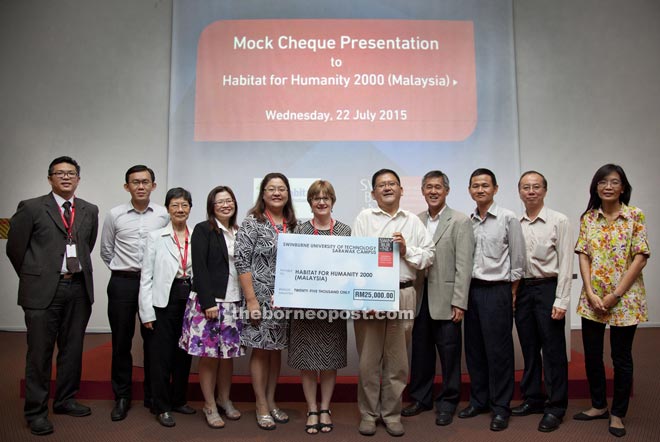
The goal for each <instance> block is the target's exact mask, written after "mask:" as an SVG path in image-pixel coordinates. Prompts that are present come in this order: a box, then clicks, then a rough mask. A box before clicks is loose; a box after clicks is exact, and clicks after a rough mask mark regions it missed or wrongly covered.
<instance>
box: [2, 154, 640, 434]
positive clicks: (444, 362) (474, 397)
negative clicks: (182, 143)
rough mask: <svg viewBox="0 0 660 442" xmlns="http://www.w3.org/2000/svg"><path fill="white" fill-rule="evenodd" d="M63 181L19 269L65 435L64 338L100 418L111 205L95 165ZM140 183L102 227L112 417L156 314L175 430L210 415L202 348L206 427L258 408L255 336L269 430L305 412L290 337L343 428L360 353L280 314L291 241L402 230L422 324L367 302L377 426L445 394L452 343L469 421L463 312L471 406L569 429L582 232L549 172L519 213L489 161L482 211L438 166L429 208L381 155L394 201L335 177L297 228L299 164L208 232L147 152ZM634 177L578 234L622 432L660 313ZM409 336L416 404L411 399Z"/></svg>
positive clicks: (70, 386) (153, 366)
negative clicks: (554, 196) (82, 186)
mask: <svg viewBox="0 0 660 442" xmlns="http://www.w3.org/2000/svg"><path fill="white" fill-rule="evenodd" d="M48 180H49V183H50V184H51V188H52V192H51V194H49V195H45V196H43V197H40V198H36V199H33V200H28V201H23V202H21V203H20V204H19V207H18V210H17V213H16V214H15V215H14V217H12V220H11V230H10V235H9V241H8V243H7V254H8V256H9V258H10V260H11V262H12V264H13V266H14V268H15V270H16V272H17V274H18V275H19V278H20V284H19V304H20V305H21V306H22V307H23V309H24V311H25V318H26V326H27V330H28V355H27V358H26V402H25V416H26V419H27V421H28V423H29V425H30V429H31V431H32V432H33V433H34V434H48V433H51V432H52V431H53V426H52V423H51V422H50V421H49V420H48V403H47V401H48V388H47V385H48V382H49V381H50V370H49V367H50V360H51V358H52V351H53V346H54V343H55V341H56V340H57V341H58V346H59V349H60V356H59V357H58V360H57V368H58V380H57V388H56V392H55V401H54V403H53V408H54V412H55V413H63V414H69V415H73V416H86V415H89V414H90V413H91V410H90V409H89V407H86V406H84V405H82V404H80V403H78V402H77V401H76V400H75V393H76V391H77V390H78V386H79V383H80V370H81V360H82V359H81V354H82V340H83V337H84V331H85V327H86V324H87V321H88V319H89V315H90V312H91V303H92V302H93V285H92V277H91V259H90V253H91V250H92V248H93V247H94V244H95V241H96V232H97V227H98V226H97V223H98V220H97V216H98V209H97V208H96V206H94V205H92V204H90V203H87V202H85V201H83V200H81V199H79V198H75V196H74V193H75V190H76V187H77V185H78V183H79V180H80V167H79V166H78V164H77V163H76V162H75V161H74V160H73V159H71V158H69V157H60V158H57V159H55V160H54V161H53V162H52V163H51V165H50V166H49V174H48ZM125 181H126V183H125V188H126V190H127V191H128V192H129V193H130V195H131V201H130V203H129V204H126V205H122V206H118V207H116V208H114V209H112V210H111V211H110V212H109V213H108V215H107V217H106V219H105V222H104V226H103V233H102V239H101V243H102V244H101V256H102V259H103V260H104V262H105V263H106V264H107V265H108V267H109V268H110V270H111V271H112V276H111V278H110V281H109V284H108V317H109V321H110V325H111V329H112V369H111V373H112V387H113V391H114V394H115V406H114V408H113V410H112V413H111V418H112V419H113V420H121V419H124V418H125V417H126V415H127V413H128V410H129V408H130V405H131V396H130V393H131V384H132V380H131V372H132V359H131V351H130V349H131V343H132V338H133V334H134V323H135V315H136V312H137V311H138V310H139V315H140V319H141V321H142V323H143V327H141V335H142V337H143V343H144V363H145V382H144V388H145V391H144V393H145V406H147V407H149V408H150V409H151V410H152V412H154V413H155V414H156V417H157V419H158V421H159V422H160V423H161V424H162V425H164V426H174V425H175V421H174V418H173V416H172V414H171V413H172V412H181V413H194V412H195V410H194V409H193V408H192V407H190V406H188V405H187V404H186V397H185V392H186V388H187V382H188V374H189V370H190V361H191V359H190V358H191V356H192V355H194V356H199V357H200V362H199V371H200V386H201V388H202V392H203V395H204V402H205V404H204V407H203V412H204V415H205V418H206V421H207V423H208V425H209V426H211V427H212V428H221V427H223V426H224V425H225V423H224V421H223V420H222V417H221V415H222V414H224V415H225V417H226V418H228V419H238V418H240V416H241V413H240V411H238V410H237V409H236V408H235V407H234V406H233V404H232V402H231V400H230V387H231V376H232V359H233V358H235V357H239V356H241V355H243V354H244V351H245V348H246V347H247V348H251V350H252V351H251V357H250V374H251V377H252V385H253V389H254V393H255V398H256V417H257V424H258V425H259V427H260V428H262V429H266V430H271V429H274V428H275V426H276V424H277V423H285V422H287V421H288V420H289V417H288V415H287V414H286V413H285V412H284V411H283V410H281V409H280V408H279V407H278V406H277V404H276V402H275V389H276V386H277V379H278V376H279V371H280V364H281V361H280V359H281V350H282V349H284V348H288V362H289V365H290V366H292V367H293V368H296V369H300V370H301V379H302V385H303V391H304V393H305V398H306V401H307V406H308V414H307V422H306V424H305V431H306V432H308V433H310V434H315V433H318V432H329V431H331V430H332V428H333V427H332V419H331V414H330V401H331V398H332V392H333V390H334V385H335V380H336V373H337V369H339V368H342V367H344V366H345V365H346V322H345V321H332V322H330V321H326V320H321V319H315V320H313V321H309V320H294V321H292V322H289V321H288V320H286V319H284V318H281V317H279V316H278V315H269V314H267V313H268V312H269V311H271V309H272V305H271V299H272V295H273V292H274V279H275V278H274V275H275V260H276V239H277V235H278V233H286V232H295V233H301V234H321V235H333V234H334V235H350V234H353V235H355V236H378V237H391V238H393V240H394V241H395V242H396V243H398V244H399V250H400V264H401V265H400V275H399V279H400V309H401V310H408V311H414V312H415V313H416V318H415V320H414V322H413V321H411V320H409V319H400V318H396V319H391V318H387V319H382V318H376V317H371V316H370V315H369V314H367V315H364V316H363V317H362V319H356V320H355V321H354V327H355V336H356V344H357V350H358V355H359V383H358V407H359V410H360V414H361V420H360V424H359V432H360V433H361V434H364V435H372V434H375V433H376V428H377V421H378V420H381V421H382V422H383V423H384V425H385V427H386V430H387V432H388V433H389V434H390V435H392V436H401V435H403V434H404V427H403V425H402V423H401V416H402V415H403V416H412V415H415V414H418V413H420V412H422V411H424V410H427V409H431V408H432V407H433V402H434V401H433V395H432V388H433V378H434V374H435V373H434V370H435V349H437V351H438V354H439V356H440V362H441V366H442V371H443V386H442V390H441V392H440V395H439V396H438V397H437V398H436V399H435V408H436V424H438V425H448V424H450V423H451V422H452V419H453V415H454V413H455V409H456V407H457V405H458V401H459V398H460V358H461V348H462V334H461V323H462V322H465V325H464V330H465V349H466V361H467V368H468V372H469V374H470V379H471V384H470V403H469V405H468V406H467V408H465V409H464V410H462V411H461V412H460V413H459V417H461V418H469V417H472V416H476V415H478V414H480V413H483V412H486V411H492V412H493V418H492V421H491V425H490V428H491V430H494V431H499V430H503V429H505V428H507V426H508V420H509V416H510V415H511V414H513V415H526V414H531V413H543V418H542V419H541V422H540V423H539V430H540V431H553V430H555V429H556V428H558V427H559V424H560V422H561V420H562V419H563V416H564V413H565V411H566V406H567V402H568V400H567V399H568V387H567V385H568V382H567V362H566V344H565V340H564V326H565V319H564V316H565V312H566V309H567V307H568V300H569V294H570V281H571V273H572V256H573V253H572V252H573V246H572V234H571V231H570V227H569V223H568V219H567V218H566V217H565V216H564V215H562V214H560V213H558V212H555V211H552V210H550V209H548V208H546V207H544V197H545V194H546V191H547V181H546V179H545V177H543V175H541V174H540V173H538V172H534V171H530V172H526V173H525V174H523V175H522V177H521V178H520V181H519V183H518V188H519V192H520V197H521V199H522V201H523V203H524V205H525V209H526V210H525V213H524V214H523V216H522V217H520V218H518V217H516V216H515V215H514V214H513V212H511V211H509V210H507V209H503V208H501V207H499V206H498V205H496V204H495V202H494V195H495V194H496V193H497V189H498V188H497V181H496V178H495V175H494V174H493V173H492V172H491V171H490V170H488V169H477V170H475V172H474V173H473V174H472V176H471V177H470V184H469V192H470V195H471V197H472V198H473V200H474V201H475V202H476V210H475V211H474V213H472V214H471V215H470V216H469V217H468V216H466V215H463V214H461V213H460V212H457V211H455V210H453V209H451V208H449V207H448V206H447V205H446V197H447V195H448V193H449V190H450V187H449V179H448V177H447V176H446V175H445V174H444V173H442V172H440V171H432V172H429V173H428V174H426V175H425V176H424V178H423V180H422V194H423V195H424V198H425V200H426V203H427V205H428V210H427V211H425V212H424V213H421V214H419V216H417V215H414V214H412V213H410V212H408V211H406V210H403V209H401V208H400V206H399V203H400V199H401V196H402V194H403V188H402V187H401V182H400V179H399V177H398V175H397V174H396V172H394V171H392V170H389V169H382V170H379V171H378V172H376V173H375V174H374V175H373V177H372V189H373V190H372V197H373V199H374V200H375V201H376V204H377V207H374V208H373V209H366V210H364V211H362V212H361V213H360V214H359V215H358V217H357V219H356V220H355V222H354V224H353V228H352V229H351V228H350V227H348V226H347V225H346V224H343V223H341V222H340V221H337V220H335V219H333V218H332V216H331V212H332V207H333V205H334V203H335V202H336V195H335V192H334V189H333V188H332V186H331V184H330V183H328V182H327V181H322V180H321V181H317V182H315V183H314V184H313V185H312V186H311V187H310V189H309V192H308V198H307V199H308V202H309V204H310V207H311V209H312V212H313V214H314V218H313V219H312V220H310V221H307V222H305V223H299V222H298V221H297V219H296V216H295V213H294V211H293V204H292V200H291V197H290V192H289V188H290V186H289V183H288V180H287V178H286V177H285V176H284V175H282V174H279V173H271V174H268V175H266V177H264V179H263V180H262V182H261V185H260V192H259V196H258V198H257V201H256V203H255V205H254V207H252V209H250V211H249V212H248V216H247V217H246V218H245V220H244V221H243V223H242V225H241V227H240V228H238V226H237V225H236V218H237V205H236V198H235V196H234V194H233V192H232V190H231V189H230V188H228V187H224V186H219V187H216V188H214V189H213V190H212V191H211V192H210V194H209V196H208V198H207V202H206V209H207V210H206V212H207V219H206V220H205V221H203V222H201V223H199V224H198V225H196V226H195V228H194V230H193V232H192V235H191V234H190V233H189V229H188V226H187V220H188V216H189V213H190V209H191V207H192V198H191V195H190V193H189V192H187V191H186V190H185V189H182V188H174V189H170V190H169V191H168V192H167V196H166V201H165V207H162V206H159V205H157V204H154V203H153V202H151V200H150V195H151V192H152V191H153V190H154V189H155V188H156V182H155V176H154V172H153V171H152V170H151V169H149V168H147V167H146V166H135V167H133V168H131V169H129V170H128V171H127V172H126V176H125ZM631 190H632V189H631V186H630V184H629V182H628V180H627V178H626V176H625V173H624V172H623V170H622V169H621V168H620V167H619V166H615V165H605V166H603V167H602V168H600V169H599V170H598V171H597V172H596V174H595V175H594V178H593V180H592V185H591V188H590V194H591V199H590V202H589V206H588V208H587V210H586V211H585V213H584V214H583V215H582V217H581V224H580V234H579V237H578V243H577V245H576V246H575V252H576V253H578V254H579V257H580V259H579V263H580V273H581V276H582V279H583V281H585V283H584V285H583V290H582V294H581V297H580V303H579V305H578V314H580V315H581V316H582V318H583V319H582V328H583V341H584V347H585V352H586V354H585V360H586V369H587V374H588V380H589V384H590V389H591V395H592V408H591V409H589V410H586V411H584V412H582V413H579V414H578V415H576V416H574V418H575V419H577V420H592V419H601V418H609V419H610V423H609V431H610V432H611V433H612V434H615V435H617V436H620V435H623V434H625V428H624V426H623V422H622V420H621V419H622V418H623V417H624V416H625V414H626V411H627V405H628V398H629V396H630V387H631V384H632V356H631V346H632V339H633V336H634V332H635V328H636V325H637V324H638V323H639V322H642V321H645V320H647V311H646V303H645V293H644V287H643V281H642V276H641V270H642V268H643V267H644V265H645V264H646V260H647V258H648V256H649V255H650V252H649V247H648V241H647V238H646V229H645V222H644V215H643V213H642V212H641V210H639V209H637V208H634V207H631V206H628V203H629V201H630V195H631ZM193 275H194V277H193ZM241 307H243V308H244V309H247V311H248V312H249V320H247V321H241V319H240V317H241V315H240V314H239V311H240V310H241ZM514 307H515V308H514ZM264 313H266V314H264ZM514 319H515V323H516V327H517V329H518V335H519V337H520V341H521V347H522V350H523V357H524V361H525V370H524V374H523V379H522V382H521V390H522V393H523V398H524V402H523V403H522V404H521V405H520V406H518V407H515V408H513V409H511V408H510V402H511V398H512V395H513V385H514V381H513V367H514V365H513V341H512V336H511V328H512V324H513V321H514ZM463 320H464V321H463ZM606 324H610V327H611V345H612V350H613V351H612V354H613V361H614V368H615V395H614V398H613V405H612V409H611V415H610V412H608V409H607V401H606V398H605V388H604V385H605V375H604V369H603V360H602V347H603V333H604V329H605V325H606ZM411 335H412V344H411ZM410 345H412V365H411V376H410V386H409V391H410V395H411V398H412V399H413V403H411V404H410V405H409V406H408V407H406V408H403V409H402V404H401V397H402V393H403V390H404V388H405V386H406V382H407V380H408V359H407V348H408V347H409V346H410ZM541 351H542V354H543V358H541ZM45 367H48V369H46V368H45ZM543 372H545V380H546V392H544V391H543V388H542V381H541V379H542V373H543ZM317 378H318V379H320V384H321V385H320V387H321V388H320V390H321V403H320V407H319V404H318V403H317V397H316V390H317Z"/></svg>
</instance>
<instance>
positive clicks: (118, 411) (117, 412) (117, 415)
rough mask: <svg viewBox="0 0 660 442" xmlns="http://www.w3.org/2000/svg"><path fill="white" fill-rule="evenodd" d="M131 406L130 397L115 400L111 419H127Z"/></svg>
mask: <svg viewBox="0 0 660 442" xmlns="http://www.w3.org/2000/svg"><path fill="white" fill-rule="evenodd" d="M129 408H131V401H130V399H128V398H124V397H122V398H119V399H117V400H116V401H115V406H114V407H113V408H112V411H111V412H110V419H112V420H113V421H121V420H124V419H126V415H127V414H128V409H129Z"/></svg>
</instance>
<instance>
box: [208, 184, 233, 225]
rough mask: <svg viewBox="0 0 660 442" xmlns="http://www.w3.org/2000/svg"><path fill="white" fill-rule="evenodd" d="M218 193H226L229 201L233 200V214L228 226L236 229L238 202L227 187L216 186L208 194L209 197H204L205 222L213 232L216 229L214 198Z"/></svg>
mask: <svg viewBox="0 0 660 442" xmlns="http://www.w3.org/2000/svg"><path fill="white" fill-rule="evenodd" d="M220 192H227V193H228V194H229V195H231V199H232V200H234V214H233V215H232V216H231V217H230V218H229V226H230V227H236V217H237V213H238V202H237V201H236V195H234V191H233V190H231V188H230V187H229V186H216V187H214V188H213V189H211V191H210V192H209V196H207V197H206V220H207V221H208V222H209V224H210V225H211V227H212V228H213V230H216V231H217V230H219V229H218V223H216V222H215V196H216V195H217V194H219V193H220Z"/></svg>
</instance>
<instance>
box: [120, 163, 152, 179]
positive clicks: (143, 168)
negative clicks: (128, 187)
mask: <svg viewBox="0 0 660 442" xmlns="http://www.w3.org/2000/svg"><path fill="white" fill-rule="evenodd" d="M138 172H149V175H151V182H153V183H155V182H156V174H155V173H154V171H153V170H151V169H150V168H149V167H147V166H145V165H144V164H136V165H135V166H133V167H131V168H129V169H128V170H127V171H126V184H128V177H129V176H131V175H132V174H134V173H138Z"/></svg>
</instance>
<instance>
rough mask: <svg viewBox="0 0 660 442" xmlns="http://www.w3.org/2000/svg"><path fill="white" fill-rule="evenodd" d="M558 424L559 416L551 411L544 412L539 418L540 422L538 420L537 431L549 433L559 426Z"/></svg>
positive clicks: (559, 421) (559, 422)
mask: <svg viewBox="0 0 660 442" xmlns="http://www.w3.org/2000/svg"><path fill="white" fill-rule="evenodd" d="M559 424H561V418H560V417H557V416H555V415H554V414H551V413H545V414H544V415H543V418H542V419H541V422H539V431H542V432H543V433H550V432H551V431H555V430H556V429H557V428H559Z"/></svg>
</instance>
